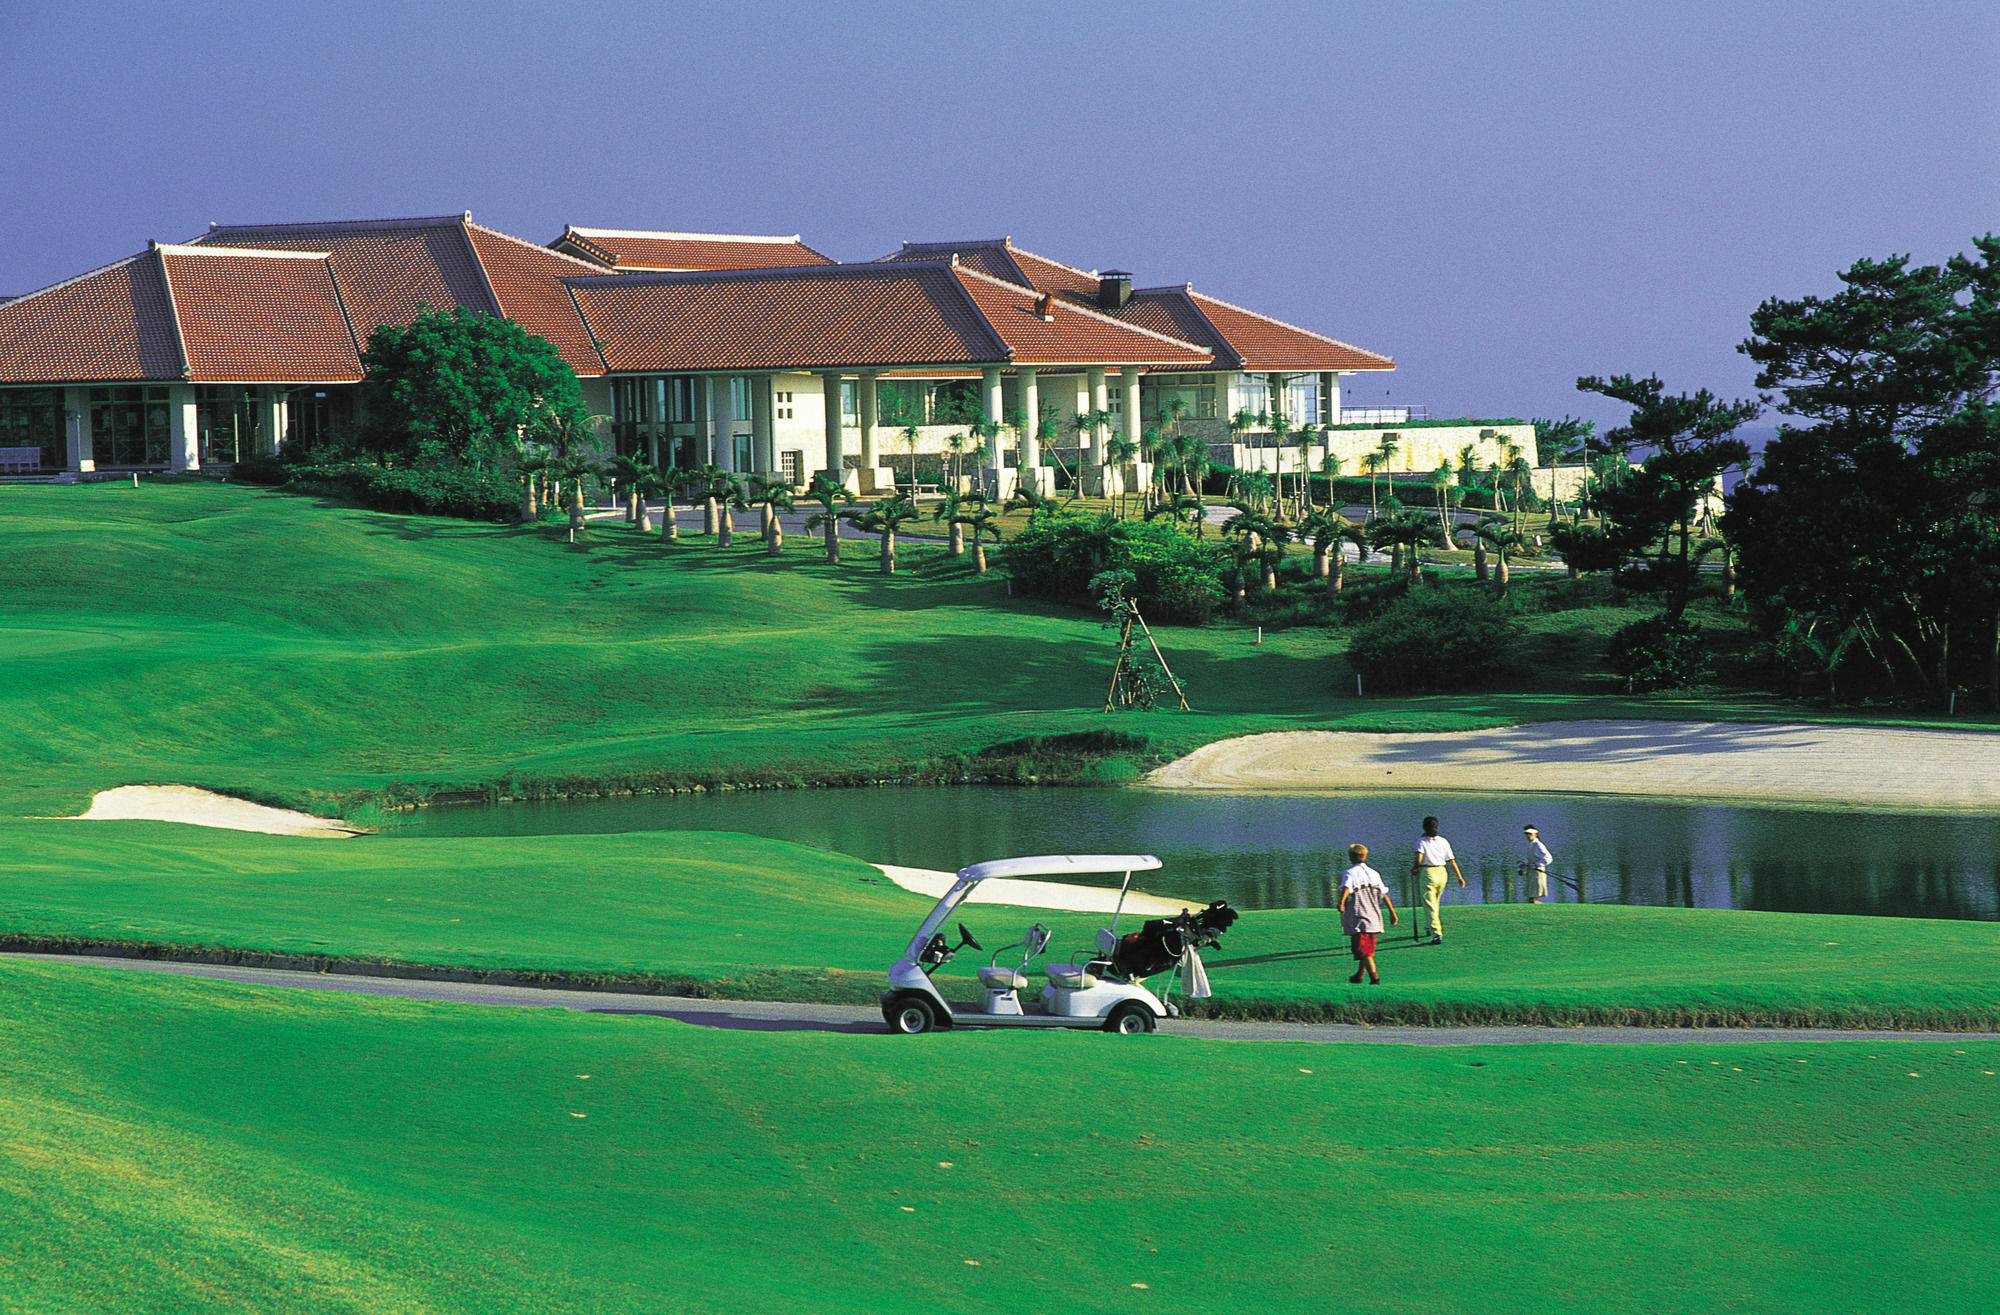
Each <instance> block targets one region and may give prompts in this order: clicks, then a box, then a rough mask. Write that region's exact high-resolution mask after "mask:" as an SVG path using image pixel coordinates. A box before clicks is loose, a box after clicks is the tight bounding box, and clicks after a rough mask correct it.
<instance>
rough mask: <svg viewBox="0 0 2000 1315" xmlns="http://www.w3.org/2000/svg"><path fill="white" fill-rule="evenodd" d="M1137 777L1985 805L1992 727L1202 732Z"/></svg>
mask: <svg viewBox="0 0 2000 1315" xmlns="http://www.w3.org/2000/svg"><path fill="white" fill-rule="evenodd" d="M1146 783H1147V784H1148V785H1153V786H1159V787H1164V788H1170V789H1195V790H1244V791H1269V792H1280V791H1282V792H1287V793H1290V792H1309V791H1315V790H1439V791H1450V790H1475V791H1493V792H1497V793H1511V792H1515V791H1533V792H1545V793H1563V794H1618V795H1647V796H1659V797H1675V798H1684V799H1707V800H1717V801H1754V802H1762V803H1803V804H1851V805H1862V806H1875V807H1883V808H1898V809H1917V810H1962V809H1987V808H1991V807H1993V806H1994V804H1995V803H1996V802H2000V734H1994V733H1989V732H1981V731H1943V730H1907V729H1900V728H1895V727H1885V726H1812V725H1802V724H1786V725H1750V724H1735V723H1728V722H1662V721H1572V722H1546V723H1542V724H1539V725H1532V726H1513V727H1508V728H1506V729H1503V730H1487V731H1466V732H1462V733H1458V734H1409V735H1389V734H1365V733H1356V732H1344V731H1341V732H1336V731H1281V732H1277V733H1274V734H1269V735H1249V736H1244V737H1242V738H1240V739H1234V740H1224V741H1222V742H1220V743H1217V744H1211V745H1207V746H1205V747H1203V748H1200V749H1197V750H1195V751H1194V752H1193V753H1191V754H1189V755H1188V756H1187V757H1185V758H1182V759H1179V760H1178V761H1176V762H1172V763H1169V764H1167V765H1166V766H1165V767H1162V768H1160V769H1159V770H1158V771H1156V772H1154V773H1153V774H1152V775H1151V776H1149V777H1147V780H1146Z"/></svg>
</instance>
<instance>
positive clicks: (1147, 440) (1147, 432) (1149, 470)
mask: <svg viewBox="0 0 2000 1315" xmlns="http://www.w3.org/2000/svg"><path fill="white" fill-rule="evenodd" d="M1166 447H1167V435H1166V431H1164V430H1162V429H1161V428H1160V427H1159V426H1158V425H1147V426H1146V427H1145V428H1144V429H1142V430H1140V431H1139V460H1141V461H1143V462H1145V463H1146V496H1145V498H1144V499H1143V502H1142V505H1141V506H1140V508H1139V510H1140V511H1141V512H1145V511H1148V510H1150V509H1151V508H1152V505H1153V499H1154V498H1156V497H1158V496H1159V489H1160V477H1161V475H1162V474H1163V473H1164V471H1165V467H1164V465H1163V464H1162V461H1163V458H1162V456H1161V453H1162V452H1163V451H1165V449H1166Z"/></svg>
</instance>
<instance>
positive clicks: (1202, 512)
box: [1146, 493, 1208, 538]
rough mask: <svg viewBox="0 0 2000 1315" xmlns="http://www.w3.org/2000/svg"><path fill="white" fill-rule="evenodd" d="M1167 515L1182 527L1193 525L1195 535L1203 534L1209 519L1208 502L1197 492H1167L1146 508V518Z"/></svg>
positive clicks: (1150, 518)
mask: <svg viewBox="0 0 2000 1315" xmlns="http://www.w3.org/2000/svg"><path fill="white" fill-rule="evenodd" d="M1156 516H1165V517H1167V518H1168V519H1170V520H1172V521H1173V522H1174V524H1176V525H1178V526H1180V527H1181V528H1182V529H1188V528H1190V527H1192V528H1193V529H1194V532H1195V536H1196V537H1197V538H1199V537H1200V536H1201V527H1202V526H1203V525H1204V524H1206V523H1207V520H1208V504H1207V503H1205V502H1203V501H1202V500H1201V495H1200V494H1196V493H1167V494H1163V495H1162V496H1161V498H1160V500H1159V501H1158V502H1155V503H1154V504H1153V505H1152V506H1150V507H1148V508H1147V509H1146V519H1147V520H1152V519H1153V518H1154V517H1156Z"/></svg>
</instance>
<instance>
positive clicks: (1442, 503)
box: [1431, 461, 1451, 543]
mask: <svg viewBox="0 0 2000 1315" xmlns="http://www.w3.org/2000/svg"><path fill="white" fill-rule="evenodd" d="M1450 489H1451V463H1450V462H1449V461H1440V462H1438V468H1437V469H1436V470H1433V471H1432V472H1431V492H1432V493H1433V494H1434V495H1435V496H1436V497H1437V505H1438V528H1439V529H1440V530H1443V531H1444V537H1445V541H1446V542H1447V543H1448V542H1450V541H1451V493H1450Z"/></svg>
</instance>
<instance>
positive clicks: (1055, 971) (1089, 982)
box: [1047, 963, 1097, 991]
mask: <svg viewBox="0 0 2000 1315" xmlns="http://www.w3.org/2000/svg"><path fill="white" fill-rule="evenodd" d="M1047 971H1048V974H1049V985H1050V986H1053V987H1055V988H1056V989H1057V990H1059V991H1088V990H1089V989H1090V988H1091V987H1093V986H1095V985H1097V974H1096V973H1093V972H1091V971H1090V965H1089V964H1085V963H1052V964H1050V965H1049V966H1048V970H1047Z"/></svg>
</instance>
